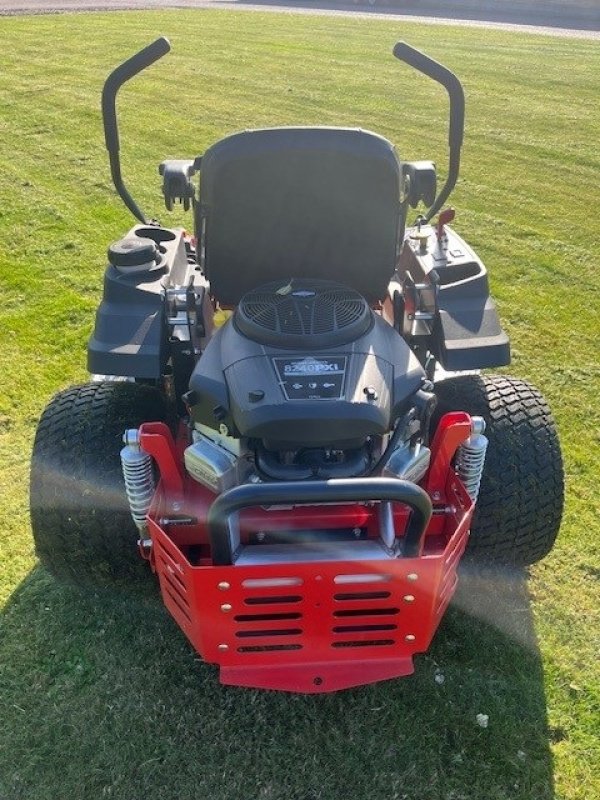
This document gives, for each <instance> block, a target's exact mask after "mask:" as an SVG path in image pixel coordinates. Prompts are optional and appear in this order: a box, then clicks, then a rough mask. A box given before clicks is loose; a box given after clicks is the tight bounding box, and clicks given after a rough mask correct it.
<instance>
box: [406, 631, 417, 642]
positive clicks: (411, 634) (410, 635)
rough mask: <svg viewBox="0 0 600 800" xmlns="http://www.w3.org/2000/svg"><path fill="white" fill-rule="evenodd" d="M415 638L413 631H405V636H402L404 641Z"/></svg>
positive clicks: (411, 640)
mask: <svg viewBox="0 0 600 800" xmlns="http://www.w3.org/2000/svg"><path fill="white" fill-rule="evenodd" d="M416 638H417V637H416V636H415V635H414V633H407V634H406V636H405V637H404V641H405V642H414V640H415V639H416Z"/></svg>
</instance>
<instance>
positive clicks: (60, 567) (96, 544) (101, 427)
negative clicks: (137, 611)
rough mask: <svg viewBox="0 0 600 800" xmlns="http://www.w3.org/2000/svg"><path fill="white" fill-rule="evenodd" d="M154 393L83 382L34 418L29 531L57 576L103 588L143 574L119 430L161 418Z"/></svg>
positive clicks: (162, 406)
mask: <svg viewBox="0 0 600 800" xmlns="http://www.w3.org/2000/svg"><path fill="white" fill-rule="evenodd" d="M166 419H167V404H166V402H165V399H164V397H163V396H162V395H161V394H160V393H159V392H158V390H157V389H155V388H153V387H151V386H145V385H140V384H135V383H129V382H109V381H107V382H102V383H87V384H83V385H81V386H74V387H72V388H70V389H66V390H65V391H62V392H59V393H58V394H57V395H56V396H55V397H54V398H53V399H52V400H51V401H50V403H49V404H48V406H47V407H46V409H45V411H44V413H43V414H42V417H41V419H40V422H39V425H38V428H37V432H36V436H35V441H34V445H33V455H32V461H31V481H30V504H31V527H32V532H33V538H34V542H35V548H36V552H37V554H38V556H39V559H40V561H41V562H42V564H43V565H44V566H45V567H47V568H48V569H49V570H50V572H52V573H53V574H54V575H55V576H56V577H58V578H61V579H67V580H69V581H72V582H75V583H80V584H93V585H102V584H106V583H110V582H115V581H116V582H130V581H131V580H134V579H135V580H139V579H141V578H142V577H145V576H146V574H148V573H149V570H148V567H147V565H146V564H144V562H143V561H142V559H141V558H140V555H139V552H138V549H137V539H138V531H137V528H136V526H135V525H134V523H133V520H132V519H131V515H130V513H129V507H128V504H127V499H126V496H125V487H124V483H123V477H122V472H121V463H120V457H119V454H120V451H121V448H122V447H123V443H122V435H123V432H124V430H125V429H126V428H137V427H139V425H141V423H142V422H150V421H166Z"/></svg>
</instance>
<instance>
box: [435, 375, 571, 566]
mask: <svg viewBox="0 0 600 800" xmlns="http://www.w3.org/2000/svg"><path fill="white" fill-rule="evenodd" d="M435 393H436V395H437V398H438V406H437V409H436V412H435V415H434V420H433V425H434V426H435V425H436V424H437V422H438V421H439V419H440V417H441V416H442V415H443V414H445V413H446V412H448V411H466V412H467V413H468V414H471V415H476V416H481V417H483V418H484V419H485V422H486V426H487V427H486V431H485V435H486V436H487V437H488V439H489V446H488V449H487V454H486V459H485V466H484V470H483V477H482V480H481V487H480V491H479V498H478V500H477V505H476V507H475V513H474V516H473V523H472V526H471V536H470V538H469V543H468V545H467V550H466V556H467V557H470V558H471V560H473V561H477V562H479V563H482V564H486V563H487V564H502V565H506V566H513V567H524V566H527V565H529V564H533V563H535V562H536V561H539V560H540V559H542V558H543V557H544V556H545V555H546V554H547V553H548V552H549V551H550V550H551V549H552V546H553V544H554V541H555V539H556V537H557V535H558V531H559V528H560V521H561V517H562V509H563V496H564V476H563V465H562V458H561V453H560V444H559V440H558V434H557V432H556V427H555V425H554V420H553V419H552V414H551V413H550V409H549V408H548V406H547V404H546V402H545V400H544V398H543V397H542V395H541V394H540V392H539V391H538V390H537V389H536V388H535V387H533V386H531V385H530V384H529V383H527V382H526V381H522V380H518V379H516V378H509V377H503V376H499V375H494V376H484V375H460V376H458V377H454V378H449V379H448V380H444V381H441V382H440V383H437V384H436V386H435Z"/></svg>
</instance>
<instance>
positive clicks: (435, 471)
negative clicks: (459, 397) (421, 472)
mask: <svg viewBox="0 0 600 800" xmlns="http://www.w3.org/2000/svg"><path fill="white" fill-rule="evenodd" d="M470 434H471V417H470V416H469V415H468V414H466V413H465V412H464V411H451V412H450V413H449V414H444V416H443V417H442V418H441V420H440V422H439V424H438V426H437V428H436V431H435V434H434V436H433V441H432V443H431V466H430V468H429V472H428V473H427V478H426V480H425V489H426V490H427V492H429V494H430V496H431V498H432V500H434V501H438V502H439V501H442V502H443V501H445V499H446V481H447V478H448V474H449V472H450V469H451V463H452V459H453V458H454V456H455V454H456V451H457V449H458V448H459V446H460V445H461V444H462V443H463V442H464V441H465V439H467V438H468V437H469V436H470Z"/></svg>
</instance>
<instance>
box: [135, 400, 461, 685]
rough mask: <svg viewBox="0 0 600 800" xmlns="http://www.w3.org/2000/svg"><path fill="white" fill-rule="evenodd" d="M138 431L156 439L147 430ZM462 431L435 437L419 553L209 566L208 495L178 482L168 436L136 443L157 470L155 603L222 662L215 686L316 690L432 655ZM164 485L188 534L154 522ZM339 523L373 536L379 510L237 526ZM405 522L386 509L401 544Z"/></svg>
mask: <svg viewBox="0 0 600 800" xmlns="http://www.w3.org/2000/svg"><path fill="white" fill-rule="evenodd" d="M144 433H146V434H148V436H150V435H152V436H160V435H162V434H161V432H160V431H159V430H158V429H156V428H154V427H151V428H150V429H148V428H147V427H146V426H144ZM163 433H164V431H163ZM469 433H470V418H469V417H468V415H466V414H462V413H461V414H450V415H446V417H443V418H442V421H441V422H440V426H439V427H438V431H437V433H436V436H435V437H434V440H433V444H432V451H433V460H432V467H431V473H430V475H429V476H428V478H427V482H426V486H427V489H428V490H429V487H430V486H431V487H432V489H433V491H436V492H437V491H440V492H441V495H442V503H441V505H440V504H437V505H435V504H434V505H435V513H434V515H433V517H432V519H431V522H430V524H429V526H428V529H427V534H426V539H425V548H424V553H423V555H421V556H419V557H417V558H386V557H384V556H383V552H382V557H381V558H377V559H368V560H360V561H359V560H346V561H341V560H340V561H318V562H299V563H290V562H286V563H281V564H260V565H252V566H247V565H235V564H234V565H233V566H221V567H216V566H213V565H212V564H211V561H210V552H209V548H208V545H207V539H206V529H205V524H204V523H205V514H206V510H207V508H208V506H209V504H210V502H211V498H212V499H214V496H213V495H212V494H211V493H210V492H209V491H208V490H206V489H204V487H201V486H199V484H197V483H196V482H195V481H193V480H191V479H188V478H183V479H182V477H181V476H182V472H183V469H182V468H181V466H180V465H179V464H178V463H177V461H176V459H174V457H173V454H174V453H175V452H176V450H175V448H174V447H173V446H172V445H171V443H168V438H166V442H167V443H166V444H163V445H160V446H159V445H158V444H157V443H156V441H155V440H150V439H149V438H148V439H146V440H145V442H151V443H150V446H151V448H152V450H153V454H154V453H156V454H157V456H155V457H156V458H157V463H158V464H159V468H160V470H161V481H160V483H159V486H158V488H157V491H156V495H155V498H154V501H153V504H152V507H151V509H150V513H149V515H148V523H149V532H150V536H151V538H152V542H153V560H154V564H155V568H156V572H157V574H158V578H159V581H160V587H161V593H162V596H163V600H164V602H165V605H166V607H167V608H168V610H169V611H170V613H171V614H172V616H173V617H174V618H175V620H176V621H177V623H178V624H179V625H180V627H181V628H182V630H183V632H184V633H185V634H186V636H187V637H188V639H189V640H190V641H191V643H192V644H193V646H194V647H195V648H196V650H197V651H198V653H199V654H200V655H201V656H202V658H203V659H204V660H205V661H207V662H209V663H213V664H218V665H219V667H220V678H221V682H222V683H225V684H232V685H237V686H249V687H257V688H263V689H277V690H282V691H290V692H301V693H323V692H331V691H336V690H339V689H345V688H349V687H352V686H359V685H362V684H367V683H372V682H374V681H380V680H385V679H389V678H394V677H399V676H402V675H408V674H410V673H411V672H412V671H413V656H414V655H415V654H417V653H422V652H424V651H425V650H427V648H428V647H429V644H430V642H431V639H432V637H433V635H434V633H435V631H436V629H437V626H438V624H439V622H440V620H441V618H442V615H443V613H444V611H445V609H446V607H447V605H448V602H449V601H450V598H451V596H452V593H453V592H454V588H455V585H456V568H457V565H458V563H459V560H460V557H461V555H462V553H463V551H464V548H465V545H466V542H467V538H468V531H469V525H470V520H471V516H472V513H473V503H472V501H471V499H470V498H469V496H468V494H467V493H466V491H465V489H464V486H463V485H462V483H461V482H460V480H459V479H458V477H457V476H456V474H455V472H454V470H453V469H452V467H451V465H450V463H451V459H452V456H453V455H454V452H455V450H456V447H457V446H458V445H459V444H460V442H461V441H463V440H464V439H465V438H466V437H467V436H468V435H469ZM461 437H462V438H461ZM171 441H172V440H171ZM144 449H146V444H145V445H144ZM167 453H169V454H170V455H167ZM163 469H164V470H165V471H166V472H167V473H168V474H166V475H165V474H163ZM444 470H445V472H444ZM174 471H175V474H173V472H174ZM180 480H181V483H179V481H180ZM173 486H175V487H179V486H181V491H182V494H183V508H184V509H185V513H193V515H194V516H195V517H197V519H198V524H197V525H194V526H185V527H184V526H181V527H178V526H176V525H175V526H168V527H167V526H164V525H162V524H161V519H162V517H163V515H164V513H165V511H166V510H168V509H169V508H170V507H171V506H172V498H171V491H172V487H173ZM432 496H433V495H432ZM338 516H339V519H340V520H343V521H344V525H343V527H346V526H348V525H350V526H353V523H354V522H356V524H357V526H359V527H366V528H368V529H369V530H374V531H375V530H376V525H377V522H376V520H377V511H376V508H375V507H372V506H368V505H360V504H356V505H351V504H344V505H340V506H314V507H310V506H307V507H302V508H295V509H272V510H265V509H251V510H250V511H249V512H248V513H245V514H243V515H242V518H243V523H242V526H241V527H242V530H243V531H245V532H246V533H248V532H250V531H252V530H255V531H256V530H267V529H277V528H278V527H279V529H284V530H293V529H294V527H295V526H296V527H298V528H302V527H311V526H312V527H319V528H323V527H335V525H336V522H339V520H337V517H338ZM407 517H408V515H407V512H406V509H404V508H402V507H399V508H398V509H395V515H394V522H395V527H396V534H397V535H398V536H401V535H402V532H403V530H404V526H405V524H406V520H407ZM358 520H360V523H358V522H357V521H358ZM280 526H281V527H280Z"/></svg>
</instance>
